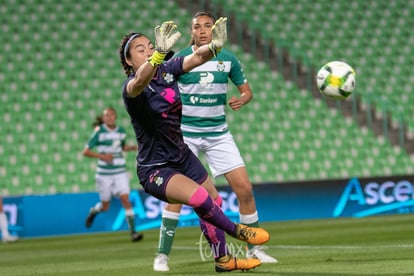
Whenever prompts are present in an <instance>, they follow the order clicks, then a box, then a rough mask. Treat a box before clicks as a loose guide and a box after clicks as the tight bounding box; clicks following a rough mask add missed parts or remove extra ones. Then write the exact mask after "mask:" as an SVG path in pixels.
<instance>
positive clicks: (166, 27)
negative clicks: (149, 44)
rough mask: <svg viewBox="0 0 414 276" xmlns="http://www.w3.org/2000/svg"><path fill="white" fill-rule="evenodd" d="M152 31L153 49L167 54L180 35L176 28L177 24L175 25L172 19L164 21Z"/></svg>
mask: <svg viewBox="0 0 414 276" xmlns="http://www.w3.org/2000/svg"><path fill="white" fill-rule="evenodd" d="M154 33H155V49H156V50H157V51H158V52H160V53H162V54H167V53H168V52H169V51H170V50H171V48H172V47H173V46H174V45H175V43H177V41H178V39H179V38H180V37H181V33H180V32H179V31H178V30H177V25H175V23H174V21H165V22H163V23H162V24H161V26H160V25H158V26H156V27H155V29H154Z"/></svg>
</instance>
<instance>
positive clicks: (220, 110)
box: [154, 12, 277, 271]
mask: <svg viewBox="0 0 414 276" xmlns="http://www.w3.org/2000/svg"><path fill="white" fill-rule="evenodd" d="M214 22H215V18H214V16H212V15H211V14H210V13H208V12H197V13H196V14H195V15H194V16H193V18H192V20H191V38H192V39H191V41H190V46H188V47H187V48H185V49H183V50H182V51H180V52H179V53H177V54H176V56H186V55H189V54H192V53H193V52H194V51H196V50H197V49H198V48H200V47H202V46H203V45H206V44H208V43H210V42H211V40H212V27H213V25H214ZM229 79H230V80H231V81H232V82H233V83H234V84H235V85H236V86H237V88H238V90H239V92H240V97H235V96H233V97H232V98H231V99H230V100H229V102H228V104H229V106H230V107H231V108H232V109H233V110H235V111H238V110H240V109H241V108H242V106H244V105H246V104H247V103H248V102H249V101H250V100H251V99H252V91H251V89H250V86H249V83H248V81H247V78H246V76H245V74H244V71H243V69H242V66H241V64H240V62H239V60H238V59H237V57H236V56H235V55H234V54H233V53H231V52H230V51H228V50H226V49H222V51H220V53H218V54H217V57H215V58H213V59H211V60H209V61H208V62H206V63H205V64H203V65H200V66H198V67H197V68H195V69H194V70H192V71H190V72H188V73H186V74H184V75H182V76H180V78H179V79H178V87H179V88H180V93H181V99H182V101H183V117H182V123H181V129H182V130H183V135H184V142H185V143H186V144H187V145H188V146H189V147H190V149H191V150H192V152H193V153H194V154H195V155H196V156H198V154H199V153H200V152H202V153H204V154H205V156H206V158H207V162H208V164H209V166H210V170H211V172H212V173H213V176H214V177H218V176H221V175H224V177H225V178H226V180H227V181H228V182H229V184H230V186H231V188H232V190H233V191H234V193H235V194H236V195H237V199H238V202H239V211H240V223H243V224H246V225H249V226H255V227H258V226H259V215H258V213H257V210H256V203H255V199H254V196H253V187H252V184H251V182H250V180H249V176H248V174H247V170H246V166H245V164H244V162H243V158H242V157H241V155H240V152H239V149H238V148H237V145H236V143H235V141H234V139H233V136H232V134H231V133H230V131H229V128H228V125H227V122H226V116H225V109H226V104H227V102H226V99H227V90H228V81H229ZM195 98H196V99H199V100H194V99H195ZM202 100H204V101H202ZM219 201H220V199H219ZM180 211H181V205H179V204H167V205H166V206H165V209H164V211H163V215H162V224H161V227H160V241H159V245H158V252H157V256H156V257H155V260H154V270H155V271H168V270H169V267H168V254H169V253H170V251H171V247H172V244H173V240H174V235H175V230H176V227H177V224H178V219H179V216H180ZM167 233H168V234H167ZM247 247H248V250H247V252H246V256H247V257H254V258H257V259H259V260H260V261H261V262H262V263H276V262H277V260H276V259H275V258H273V257H271V256H269V255H268V254H266V252H264V250H263V247H262V246H257V245H256V246H255V245H251V244H248V245H247Z"/></svg>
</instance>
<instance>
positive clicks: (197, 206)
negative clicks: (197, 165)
mask: <svg viewBox="0 0 414 276" xmlns="http://www.w3.org/2000/svg"><path fill="white" fill-rule="evenodd" d="M188 205H190V206H191V207H193V208H194V211H195V212H196V213H197V215H198V216H199V217H200V219H203V220H205V221H206V222H208V223H211V224H213V225H214V226H216V227H218V228H220V229H222V230H224V231H225V232H226V233H227V234H229V235H231V236H233V237H234V236H235V235H236V229H237V227H236V224H234V223H233V222H232V221H231V220H230V219H229V218H228V217H226V215H224V213H223V211H222V210H221V209H220V207H219V206H217V204H215V203H214V201H213V200H212V199H211V197H210V196H209V195H208V193H207V191H206V189H205V188H204V187H201V186H200V187H198V189H197V191H195V193H194V194H193V196H192V197H191V198H190V200H189V201H188Z"/></svg>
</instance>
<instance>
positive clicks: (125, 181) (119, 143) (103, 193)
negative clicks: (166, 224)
mask: <svg viewBox="0 0 414 276" xmlns="http://www.w3.org/2000/svg"><path fill="white" fill-rule="evenodd" d="M116 118H117V117H116V111H115V109H114V108H112V107H107V108H105V110H104V111H103V114H102V116H98V117H97V120H96V122H95V123H94V127H95V130H94V132H93V134H92V136H91V138H90V139H89V141H88V143H87V144H86V145H85V149H84V150H83V155H84V156H87V157H91V158H97V159H98V166H97V168H96V176H95V179H96V189H97V191H98V193H99V198H100V202H98V203H96V204H95V206H93V207H92V208H91V209H90V211H89V214H88V217H87V218H86V222H85V225H86V227H87V228H90V227H91V226H92V223H93V220H94V219H95V217H96V215H97V214H99V213H100V212H104V211H107V210H108V209H109V206H110V203H111V198H112V196H115V197H119V199H120V200H121V204H122V206H123V207H124V209H125V216H126V220H127V222H128V226H129V229H130V232H131V240H132V241H139V240H141V239H142V238H143V234H142V233H137V232H135V214H134V210H133V208H132V205H131V202H130V201H129V193H130V186H129V176H128V173H127V171H126V163H125V158H124V156H123V151H136V150H137V146H134V145H132V146H131V145H127V144H126V132H125V129H124V128H123V127H121V126H117V125H116ZM95 147H96V151H93V150H92V149H93V148H95Z"/></svg>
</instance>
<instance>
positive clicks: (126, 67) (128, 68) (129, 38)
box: [119, 33, 142, 76]
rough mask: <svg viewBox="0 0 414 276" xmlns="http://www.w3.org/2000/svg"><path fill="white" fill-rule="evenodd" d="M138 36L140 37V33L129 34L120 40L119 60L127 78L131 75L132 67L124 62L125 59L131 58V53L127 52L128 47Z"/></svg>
mask: <svg viewBox="0 0 414 276" xmlns="http://www.w3.org/2000/svg"><path fill="white" fill-rule="evenodd" d="M140 36H142V34H141V33H129V34H127V35H126V36H124V37H123V38H122V40H121V44H120V45H119V58H120V60H121V64H122V67H123V68H124V73H125V75H127V76H129V75H130V74H131V73H133V69H132V67H131V66H130V65H129V64H128V63H127V62H126V59H127V58H130V57H131V53H130V52H129V45H130V43H131V42H132V40H134V39H135V38H137V37H140ZM125 48H127V49H125Z"/></svg>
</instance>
